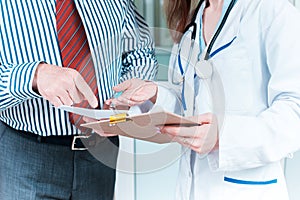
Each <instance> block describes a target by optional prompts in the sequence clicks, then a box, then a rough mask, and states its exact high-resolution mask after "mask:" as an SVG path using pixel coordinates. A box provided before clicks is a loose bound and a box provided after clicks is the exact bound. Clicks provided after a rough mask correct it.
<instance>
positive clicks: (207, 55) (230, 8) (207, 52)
mask: <svg viewBox="0 0 300 200" xmlns="http://www.w3.org/2000/svg"><path fill="white" fill-rule="evenodd" d="M235 2H236V0H232V1H231V2H230V4H229V6H228V9H227V10H226V13H225V15H224V17H223V19H222V21H221V23H220V25H219V27H218V29H217V31H216V33H215V34H214V36H213V38H212V39H211V42H210V43H209V46H208V48H207V51H206V53H205V56H204V60H208V59H209V55H210V52H211V50H212V47H213V45H214V43H215V42H216V40H217V38H218V36H219V35H220V32H221V31H222V29H223V27H224V25H225V22H226V21H227V18H228V16H229V13H230V12H231V10H232V8H233V6H234V4H235Z"/></svg>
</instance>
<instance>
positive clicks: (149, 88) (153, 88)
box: [105, 79, 157, 106]
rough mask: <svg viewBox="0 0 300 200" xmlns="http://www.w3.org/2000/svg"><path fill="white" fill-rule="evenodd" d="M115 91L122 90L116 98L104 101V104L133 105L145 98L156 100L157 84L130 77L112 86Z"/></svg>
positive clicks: (143, 100)
mask: <svg viewBox="0 0 300 200" xmlns="http://www.w3.org/2000/svg"><path fill="white" fill-rule="evenodd" d="M113 90H114V91H115V92H122V91H123V93H122V95H121V96H120V97H118V98H116V99H109V100H107V101H105V104H106V105H110V104H112V103H113V104H114V105H116V106H134V105H138V104H141V103H143V102H145V101H147V100H150V101H152V103H155V102H156V96H157V84H155V83H154V82H151V81H144V80H141V79H130V80H127V81H124V82H123V83H121V84H119V85H117V86H115V87H114V88H113Z"/></svg>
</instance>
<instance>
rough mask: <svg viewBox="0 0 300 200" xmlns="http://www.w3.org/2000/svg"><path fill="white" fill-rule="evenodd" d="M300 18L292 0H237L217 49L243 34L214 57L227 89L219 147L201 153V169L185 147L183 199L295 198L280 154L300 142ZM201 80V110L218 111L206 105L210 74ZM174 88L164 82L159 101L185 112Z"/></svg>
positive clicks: (289, 153)
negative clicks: (215, 149) (288, 187)
mask: <svg viewBox="0 0 300 200" xmlns="http://www.w3.org/2000/svg"><path fill="white" fill-rule="evenodd" d="M199 12H200V13H199V16H202V13H201V12H202V10H200V11H199ZM198 18H199V17H198ZM299 20H300V14H299V12H298V11H297V10H296V9H295V8H294V7H293V6H292V5H291V4H289V3H288V2H287V0H276V1H274V0H238V1H237V3H236V4H235V6H234V8H233V9H232V11H231V13H230V15H229V17H228V20H227V22H226V24H225V26H224V28H223V30H222V32H221V34H220V35H219V37H218V39H217V40H216V43H215V44H214V46H213V49H212V52H214V51H215V50H216V49H218V48H220V47H222V46H224V45H225V44H228V43H229V42H230V41H232V39H233V38H234V37H236V39H235V40H234V41H233V42H232V44H231V45H229V46H228V47H226V48H224V49H223V50H221V51H220V52H218V53H217V54H216V55H215V56H214V57H213V58H212V59H211V60H212V61H213V64H214V73H218V74H219V75H220V78H221V81H222V86H223V88H224V94H225V96H224V100H225V101H224V106H225V107H224V114H225V115H224V117H222V119H221V120H220V121H222V120H223V121H222V123H221V124H219V150H218V151H215V152H211V153H210V154H209V155H208V156H207V157H205V158H204V159H201V157H200V156H199V155H197V157H196V161H195V167H194V170H193V172H192V171H191V166H190V153H191V151H190V150H187V149H184V150H183V152H184V153H183V156H182V159H181V162H180V172H179V177H178V187H177V190H176V198H177V199H181V200H189V199H197V200H198V199H203V200H227V199H230V200H235V199H236V200H245V199H251V200H258V199H263V200H269V199H270V200H274V199H276V200H277V199H278V200H279V199H280V200H285V199H288V194H287V189H286V183H285V178H284V174H283V169H282V166H281V163H280V161H281V160H282V159H283V158H285V157H291V156H292V153H293V152H295V151H297V150H298V149H299V147H300V21H299ZM197 35H199V34H197ZM196 41H197V39H196ZM174 49H176V48H174ZM174 59H177V57H176V55H174V54H173V56H171V60H170V68H172V63H173V61H174ZM169 74H171V73H169ZM169 78H170V77H169ZM188 78H189V79H192V78H193V77H188ZM197 81H199V82H198V84H199V85H200V86H199V87H198V91H197V92H195V95H197V96H196V97H195V112H194V114H195V115H197V114H201V113H204V112H207V111H209V110H210V108H209V106H208V107H207V108H205V106H203V105H206V101H207V97H205V94H206V93H207V92H205V87H204V86H203V85H204V83H203V80H201V79H197ZM196 85H197V84H196ZM171 88H173V89H174V88H175V90H174V91H176V87H175V86H174V85H168V86H167V85H163V86H159V89H158V98H157V103H156V105H157V106H158V105H161V106H162V107H164V108H165V109H166V110H169V111H173V112H178V111H179V110H180V108H179V107H180V106H178V105H180V103H178V101H177V99H178V98H175V97H174V94H175V93H176V92H175V93H174V92H173V90H171ZM177 89H178V88H177ZM178 93H180V89H179V91H177V94H178ZM201 95H203V98H202V96H201ZM179 96H180V95H179ZM220 98H221V97H220ZM208 104H209V103H208ZM208 104H207V105H208ZM241 183H244V184H241ZM245 183H246V184H245ZM254 183H256V184H258V185H255V184H254Z"/></svg>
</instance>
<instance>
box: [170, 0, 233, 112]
mask: <svg viewBox="0 0 300 200" xmlns="http://www.w3.org/2000/svg"><path fill="white" fill-rule="evenodd" d="M203 2H204V0H201V1H200V2H199V4H198V6H197V8H196V9H195V12H194V15H193V17H192V20H191V23H190V24H189V25H187V27H186V28H185V30H184V34H183V36H182V37H181V40H180V42H179V44H178V50H177V59H175V60H174V63H173V69H172V75H171V82H172V84H174V85H181V84H185V73H186V72H187V70H188V67H189V66H190V65H191V58H192V52H193V50H194V46H195V39H196V33H197V24H196V18H197V14H198V12H199V10H200V7H201V5H202V3H203ZM235 2H236V0H231V2H230V4H229V6H228V8H227V10H226V12H225V14H224V17H223V19H222V21H221V23H220V25H219V27H218V29H217V31H216V32H215V34H214V36H213V37H212V39H211V41H210V43H209V45H208V47H207V48H206V49H205V50H204V52H203V54H199V55H198V58H197V59H198V61H199V62H198V64H197V66H194V67H195V72H196V74H195V75H194V77H193V78H195V77H197V76H198V77H199V78H201V79H209V78H210V77H211V76H212V73H213V69H212V63H211V62H209V59H210V58H211V56H210V54H211V50H212V47H213V45H214V43H215V41H216V40H217V38H218V36H219V35H220V32H221V31H222V29H223V27H224V25H225V23H226V21H227V18H228V16H229V13H230V12H231V10H232V8H233V7H234V4H235ZM188 34H191V37H190V46H189V52H188V55H187V56H186V57H185V58H187V59H186V60H187V62H186V65H185V68H183V65H182V59H181V51H182V46H183V45H184V42H185V41H186V39H187V38H188V37H187V36H188ZM176 61H177V63H178V67H179V71H180V77H179V78H178V79H177V80H178V81H176V80H175V78H174V77H175V71H176V70H175V67H176ZM184 93H185V91H184V86H183V87H182V93H181V96H182V104H183V109H184V110H185V111H186V110H187V105H186V102H185V98H184V96H185V94H184Z"/></svg>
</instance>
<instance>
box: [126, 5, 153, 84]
mask: <svg viewBox="0 0 300 200" xmlns="http://www.w3.org/2000/svg"><path fill="white" fill-rule="evenodd" d="M123 2H124V10H125V18H124V22H123V38H122V40H123V42H122V44H123V52H124V53H123V54H122V63H123V68H122V74H121V81H124V80H128V79H131V78H140V79H145V80H153V79H155V77H156V74H157V67H158V65H157V60H156V58H155V49H154V42H153V39H152V37H151V35H150V31H149V27H148V26H147V24H146V23H145V21H144V19H143V17H142V16H141V15H140V14H139V13H138V12H137V10H136V7H135V6H134V4H133V2H132V1H131V0H126V1H124V0H123Z"/></svg>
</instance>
